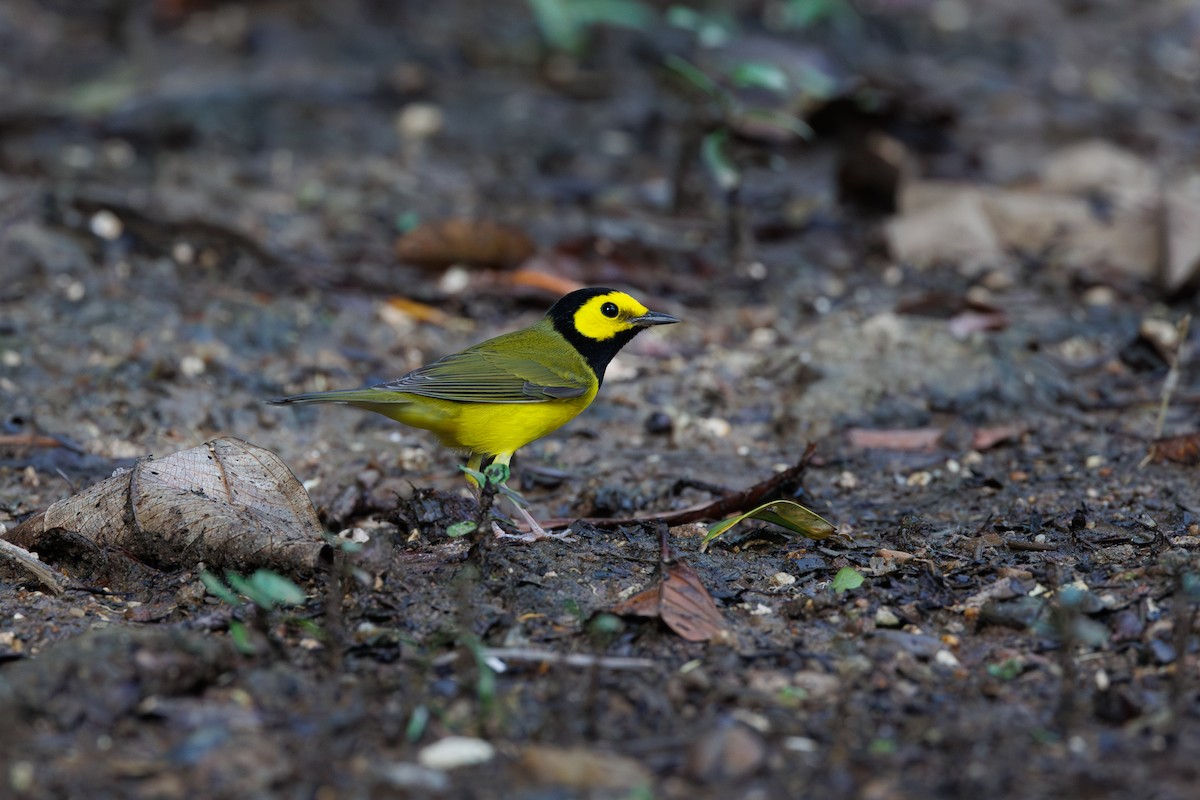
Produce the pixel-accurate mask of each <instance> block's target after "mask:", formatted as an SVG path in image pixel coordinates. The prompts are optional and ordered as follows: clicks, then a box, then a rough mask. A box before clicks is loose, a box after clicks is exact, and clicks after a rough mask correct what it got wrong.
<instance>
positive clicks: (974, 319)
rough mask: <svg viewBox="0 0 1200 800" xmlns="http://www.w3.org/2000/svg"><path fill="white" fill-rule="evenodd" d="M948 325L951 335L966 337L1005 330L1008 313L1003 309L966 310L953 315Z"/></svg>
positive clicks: (960, 337) (957, 337) (958, 337)
mask: <svg viewBox="0 0 1200 800" xmlns="http://www.w3.org/2000/svg"><path fill="white" fill-rule="evenodd" d="M946 325H947V327H949V328H950V335H951V336H953V337H954V338H956V339H965V338H967V337H968V336H970V335H971V334H972V333H981V332H984V331H1002V330H1004V329H1005V328H1007V327H1008V314H1006V313H1005V312H1003V311H964V312H962V313H961V314H955V315H954V316H953V317H951V318H950V321H949V322H947V323H946Z"/></svg>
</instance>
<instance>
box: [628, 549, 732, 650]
mask: <svg viewBox="0 0 1200 800" xmlns="http://www.w3.org/2000/svg"><path fill="white" fill-rule="evenodd" d="M613 613H614V614H623V615H631V616H635V617H661V618H662V621H663V622H664V623H666V625H667V627H668V628H670V629H671V630H673V631H675V633H677V634H679V635H680V636H681V637H683V638H684V639H686V640H688V641H689V642H707V641H708V640H709V639H712V638H714V637H717V636H719V635H722V634H724V633H725V620H724V619H723V618H722V617H721V612H720V610H718V609H717V604H716V603H715V602H714V601H713V599H712V595H710V594H709V593H708V590H707V589H705V588H704V584H703V583H702V582H701V581H700V576H699V575H697V574H696V571H695V570H694V569H692V568H691V567H690V566H688V565H687V564H685V563H683V562H681V561H676V562H672V563H669V564H664V565H663V572H662V575H661V576H660V578H659V582H658V585H657V586H652V587H650V588H649V589H646V590H645V591H642V592H639V593H638V594H635V595H634V596H633V597H631V598H629V599H628V600H626V601H625V602H623V603H620V604H619V605H617V606H616V607H615V608H614V609H613Z"/></svg>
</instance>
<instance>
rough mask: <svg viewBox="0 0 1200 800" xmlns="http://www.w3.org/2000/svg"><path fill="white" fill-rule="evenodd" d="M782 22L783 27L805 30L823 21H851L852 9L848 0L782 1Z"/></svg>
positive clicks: (852, 16)
mask: <svg viewBox="0 0 1200 800" xmlns="http://www.w3.org/2000/svg"><path fill="white" fill-rule="evenodd" d="M782 10H783V14H782V17H783V19H782V22H783V25H784V26H785V27H791V28H806V27H808V26H809V25H815V24H816V23H818V22H821V21H823V20H830V21H833V22H837V21H839V20H847V19H853V18H854V16H855V12H854V7H853V6H852V5H850V3H849V2H848V0H784V3H783V9H782Z"/></svg>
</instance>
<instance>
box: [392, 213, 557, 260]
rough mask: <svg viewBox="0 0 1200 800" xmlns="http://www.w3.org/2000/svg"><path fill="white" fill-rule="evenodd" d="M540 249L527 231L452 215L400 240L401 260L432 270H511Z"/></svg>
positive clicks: (397, 255)
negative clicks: (463, 266)
mask: <svg viewBox="0 0 1200 800" xmlns="http://www.w3.org/2000/svg"><path fill="white" fill-rule="evenodd" d="M536 250H537V248H536V247H535V246H534V244H533V241H532V240H531V239H530V238H529V237H528V236H527V235H525V233H524V232H523V231H521V230H518V229H516V228H513V227H510V226H508V225H502V224H500V223H498V222H492V221H489V220H470V219H460V218H451V219H444V220H439V221H437V222H428V223H425V224H422V225H418V226H417V227H415V228H413V229H412V230H411V231H409V232H408V233H406V234H404V235H403V236H401V237H400V238H399V239H397V240H396V257H397V258H398V259H400V260H401V261H403V262H405V263H407V264H415V265H416V266H419V267H426V268H428V269H445V268H446V267H450V266H453V265H454V264H470V265H471V266H476V267H495V268H499V269H511V268H512V267H516V266H518V265H520V264H522V263H524V262H525V261H526V260H527V259H528V258H529V257H530V256H532V255H533V254H534V252H536Z"/></svg>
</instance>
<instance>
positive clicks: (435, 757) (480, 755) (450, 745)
mask: <svg viewBox="0 0 1200 800" xmlns="http://www.w3.org/2000/svg"><path fill="white" fill-rule="evenodd" d="M495 757H496V748H495V747H493V746H492V745H491V744H490V743H488V742H485V741H484V740H483V739H475V738H473V737H470V736H447V737H446V738H445V739H440V740H438V741H436V742H434V743H433V744H431V745H428V746H426V747H423V748H421V752H419V753H417V761H418V762H419V763H420V764H421V766H423V767H429V768H430V769H440V770H451V769H458V768H459V767H471V766H475V765H476V764H486V763H487V762H489V761H491V760H492V759H493V758H495Z"/></svg>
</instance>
